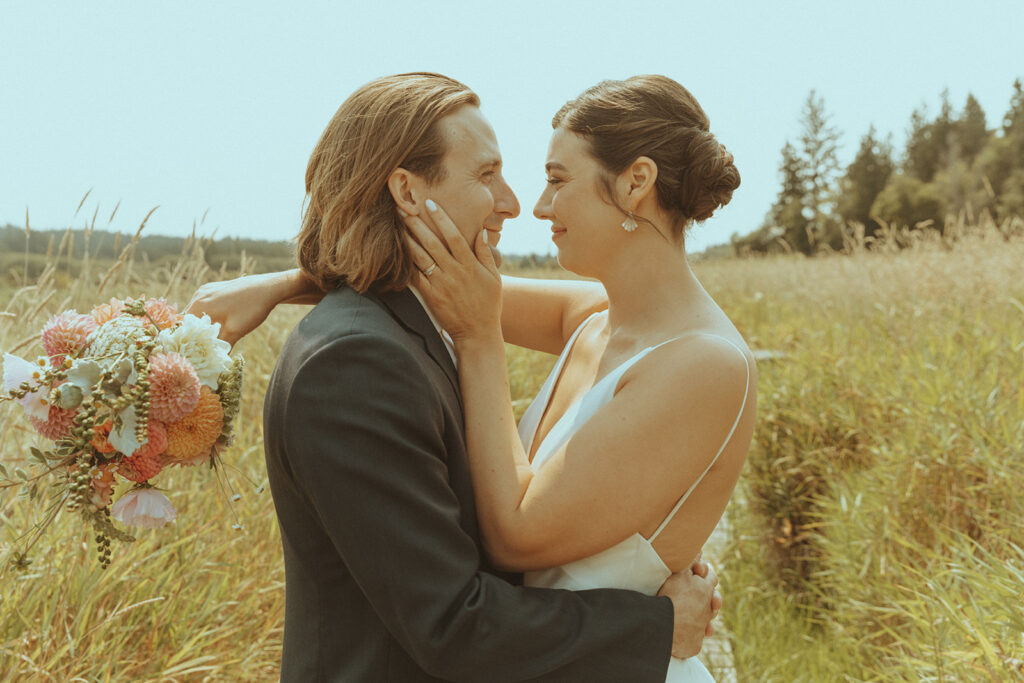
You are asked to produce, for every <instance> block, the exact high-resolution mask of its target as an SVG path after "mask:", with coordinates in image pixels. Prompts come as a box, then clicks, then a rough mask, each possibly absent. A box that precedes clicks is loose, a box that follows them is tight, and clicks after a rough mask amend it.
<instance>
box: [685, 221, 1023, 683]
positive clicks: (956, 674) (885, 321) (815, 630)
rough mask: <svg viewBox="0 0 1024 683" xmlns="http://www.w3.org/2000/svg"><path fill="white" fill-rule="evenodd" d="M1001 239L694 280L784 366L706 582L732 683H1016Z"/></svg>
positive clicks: (790, 262)
mask: <svg viewBox="0 0 1024 683" xmlns="http://www.w3.org/2000/svg"><path fill="white" fill-rule="evenodd" d="M997 227H998V226H995V225H994V224H989V225H985V224H983V223H982V224H972V223H968V222H966V221H964V220H960V221H958V222H956V223H954V224H953V225H952V226H951V228H952V229H947V234H946V235H945V236H940V235H939V234H938V233H936V232H934V231H933V232H930V233H929V232H925V233H923V234H922V235H915V236H909V237H910V239H912V240H913V241H914V242H915V244H914V245H913V246H911V248H907V249H902V250H897V249H896V248H895V246H894V245H893V243H892V242H888V243H880V244H876V245H874V246H875V251H873V252H870V253H869V252H866V251H864V250H854V253H853V254H852V255H847V256H842V257H839V256H835V257H825V258H815V259H803V258H797V257H773V258H767V259H761V260H747V261H732V262H725V263H720V264H708V265H707V266H706V267H705V268H702V269H701V270H702V272H701V275H702V276H703V280H704V282H705V284H706V285H707V286H708V287H709V289H711V291H712V292H713V293H714V294H715V295H716V296H717V297H718V298H719V300H720V301H721V302H722V303H723V305H724V306H725V307H726V308H727V309H728V310H729V311H730V313H731V314H732V316H733V318H734V320H736V321H737V323H738V324H739V326H740V327H741V329H742V331H743V332H744V333H745V335H746V336H747V338H748V340H750V341H751V342H752V345H754V346H757V347H761V348H767V349H773V350H778V351H781V352H782V353H783V354H784V358H783V359H782V360H778V361H773V362H768V363H762V364H761V368H760V405H759V410H760V416H759V420H758V425H757V428H756V433H755V437H754V447H753V450H752V452H751V454H750V457H749V460H748V465H747V468H746V470H745V472H744V475H743V478H742V481H741V486H740V491H739V494H738V495H737V497H736V500H735V501H734V503H733V505H732V506H731V508H730V511H729V519H730V521H731V525H732V541H731V544H730V547H729V549H728V552H727V553H726V554H725V555H724V556H723V558H722V566H721V567H720V568H721V570H722V573H723V583H724V585H725V592H726V595H727V596H728V597H727V602H728V607H727V609H726V611H725V613H724V618H725V621H726V623H727V625H728V627H729V629H730V632H731V635H732V639H733V651H734V654H735V658H736V667H737V670H738V672H739V677H740V680H757V681H833V680H835V681H876V680H877V681H891V680H907V681H918V680H928V681H933V680H934V681H974V680H992V681H1001V680H1018V679H1024V668H1022V667H1024V497H1022V496H1021V495H1020V491H1021V488H1022V486H1024V277H1022V274H1024V229H1022V228H1024V226H1022V225H1021V224H1019V223H1006V224H1004V227H1006V228H1009V229H1003V230H1000V229H996V228H997ZM904 237H908V235H906V234H905V235H904Z"/></svg>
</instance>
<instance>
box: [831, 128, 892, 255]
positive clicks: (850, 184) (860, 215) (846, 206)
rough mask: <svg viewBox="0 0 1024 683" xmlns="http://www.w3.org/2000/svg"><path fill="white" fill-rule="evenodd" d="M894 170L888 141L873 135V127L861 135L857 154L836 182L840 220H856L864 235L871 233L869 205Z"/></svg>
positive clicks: (871, 223) (872, 228)
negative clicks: (838, 191)
mask: <svg viewBox="0 0 1024 683" xmlns="http://www.w3.org/2000/svg"><path fill="white" fill-rule="evenodd" d="M894 169H895V163H894V162H893V160H892V145H891V144H890V142H889V141H888V140H885V141H881V140H878V139H877V138H876V132H875V127H874V126H871V128H870V129H869V130H868V133H867V135H865V136H864V137H863V138H861V141H860V149H858V150H857V156H856V157H855V158H854V160H853V163H851V164H850V165H849V166H848V167H847V168H846V173H845V174H844V176H843V178H842V180H841V181H840V190H841V193H840V196H839V201H838V203H837V207H836V208H837V211H838V213H839V217H840V218H841V219H842V221H843V223H844V224H846V223H849V222H851V221H857V222H859V223H863V224H864V234H865V235H869V236H870V235H874V234H875V232H876V231H877V229H878V224H877V223H875V221H873V220H871V206H872V204H874V202H875V199H876V198H877V197H878V195H879V194H880V193H881V192H882V190H883V189H884V188H885V185H886V183H888V182H889V177H890V176H891V175H892V172H893V170H894Z"/></svg>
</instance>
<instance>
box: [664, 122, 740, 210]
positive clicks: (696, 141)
mask: <svg viewBox="0 0 1024 683" xmlns="http://www.w3.org/2000/svg"><path fill="white" fill-rule="evenodd" d="M685 154H686V156H687V157H688V159H689V160H690V163H689V164H688V165H687V166H686V167H685V168H684V170H683V173H682V178H680V197H679V200H680V201H679V204H680V207H679V208H680V209H681V210H682V212H683V214H684V215H685V216H687V217H688V218H690V219H692V220H694V221H696V222H698V223H699V222H701V221H705V220H707V219H709V218H711V216H712V215H713V214H714V213H715V211H717V210H718V209H720V208H721V207H723V206H725V205H726V204H728V203H729V201H730V200H731V199H732V193H733V191H734V190H736V188H738V187H739V186H740V172H739V169H737V168H736V164H734V163H733V156H732V153H730V152H729V151H728V150H726V149H725V145H722V144H720V143H719V142H718V140H716V139H715V136H714V135H712V134H711V133H710V132H708V131H702V132H700V133H698V134H696V135H693V137H692V138H691V143H690V145H689V148H688V149H687V150H686V152H685Z"/></svg>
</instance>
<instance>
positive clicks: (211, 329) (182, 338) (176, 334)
mask: <svg viewBox="0 0 1024 683" xmlns="http://www.w3.org/2000/svg"><path fill="white" fill-rule="evenodd" d="M219 332H220V323H215V322H212V321H211V320H210V316H208V315H206V314H205V313H204V314H203V317H202V318H197V317H196V316H194V315H192V314H191V313H186V314H185V318H184V320H183V321H182V323H181V325H179V326H178V327H176V328H174V329H173V330H163V331H161V332H160V334H159V335H158V336H157V346H158V348H159V349H160V350H161V351H163V352H164V353H169V352H174V353H178V354H181V355H182V356H184V357H185V358H187V359H188V362H189V363H191V364H192V367H193V368H195V370H196V375H198V376H199V383H200V384H203V385H205V386H207V387H209V388H211V389H216V388H217V379H218V378H219V377H220V374H221V373H222V372H224V371H225V370H227V369H228V368H229V367H231V357H230V356H229V355H228V352H229V351H231V344H228V343H227V342H226V341H224V340H223V339H218V338H217V334H218V333H219Z"/></svg>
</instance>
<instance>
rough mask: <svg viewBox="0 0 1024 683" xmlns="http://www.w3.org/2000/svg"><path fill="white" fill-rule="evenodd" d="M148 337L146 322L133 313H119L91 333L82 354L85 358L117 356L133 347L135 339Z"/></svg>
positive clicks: (139, 339)
mask: <svg viewBox="0 0 1024 683" xmlns="http://www.w3.org/2000/svg"><path fill="white" fill-rule="evenodd" d="M146 339H149V333H148V332H147V331H146V323H145V322H144V321H143V320H142V318H138V317H136V316H134V315H119V316H117V317H116V318H114V319H113V320H108V321H107V322H105V323H103V324H102V325H100V326H99V327H97V328H96V331H95V332H93V333H92V336H90V337H89V344H88V346H87V347H86V351H85V354H84V356H85V357H87V358H110V359H113V358H117V357H118V356H120V355H121V354H123V353H126V352H131V351H133V350H134V349H135V342H136V341H144V340H146Z"/></svg>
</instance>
